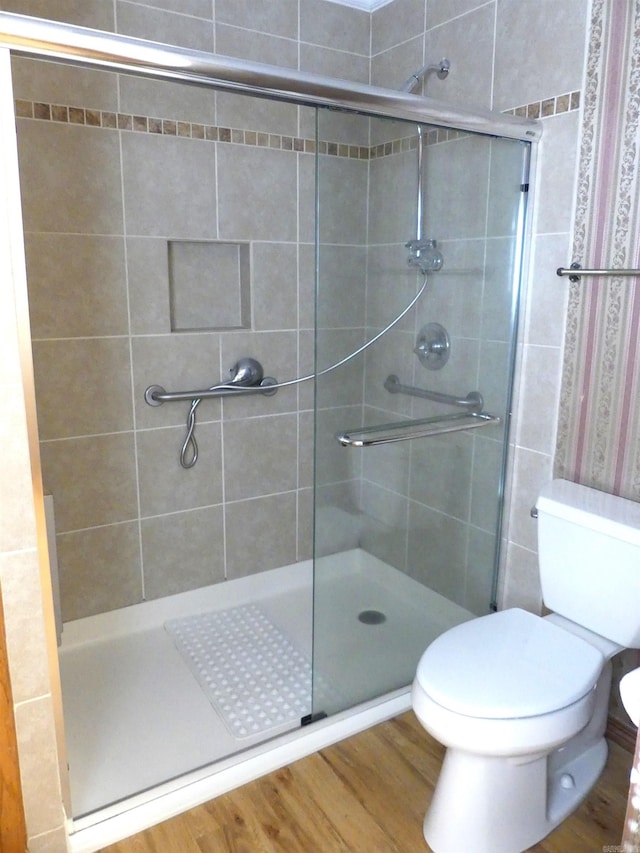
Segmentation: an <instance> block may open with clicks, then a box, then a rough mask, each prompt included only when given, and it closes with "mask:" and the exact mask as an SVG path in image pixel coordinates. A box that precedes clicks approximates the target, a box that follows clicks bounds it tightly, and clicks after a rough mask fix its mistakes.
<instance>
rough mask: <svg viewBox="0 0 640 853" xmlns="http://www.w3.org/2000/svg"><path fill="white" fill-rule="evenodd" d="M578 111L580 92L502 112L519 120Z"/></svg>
mask: <svg viewBox="0 0 640 853" xmlns="http://www.w3.org/2000/svg"><path fill="white" fill-rule="evenodd" d="M579 109H580V92H567V93H566V94H564V95H556V96H555V97H553V98H545V99H544V100H543V101H533V102H532V103H531V104H524V105H523V106H520V107H513V109H510V110H504V113H505V115H512V116H519V117H520V118H549V116H557V115H560V114H561V113H570V112H574V111H575V110H579Z"/></svg>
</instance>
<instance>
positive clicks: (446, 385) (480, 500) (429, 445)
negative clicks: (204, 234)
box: [313, 110, 527, 713]
mask: <svg viewBox="0 0 640 853" xmlns="http://www.w3.org/2000/svg"><path fill="white" fill-rule="evenodd" d="M340 142H342V143H343V144H342V145H340V144H339V143H340ZM332 143H338V144H332ZM356 146H359V147H358V148H356ZM526 148H527V146H526V145H525V144H523V143H520V142H514V141H511V140H503V139H495V138H488V137H482V136H474V135H470V134H462V133H453V132H446V131H439V130H437V129H434V128H429V127H426V126H425V127H421V128H417V127H416V125H415V124H410V123H404V122H398V121H386V120H383V119H370V118H367V117H364V116H361V117H355V118H354V117H353V116H351V117H348V118H345V117H343V116H340V115H339V114H336V113H330V112H326V111H322V110H320V111H319V115H318V156H317V170H318V187H317V203H318V246H317V285H316V287H317V293H316V306H317V332H316V359H317V368H318V371H319V375H318V378H317V381H316V468H315V496H316V518H315V541H314V559H315V568H314V637H313V651H314V656H313V660H314V712H315V713H320V712H325V713H334V712H336V711H339V710H342V709H344V708H347V707H349V706H352V705H354V704H356V703H359V702H363V701H366V700H369V699H372V698H374V697H376V696H380V695H382V694H385V693H388V692H390V691H392V690H394V689H396V688H400V687H404V686H406V685H407V684H409V683H410V682H411V680H412V679H413V675H414V673H415V669H416V666H417V663H418V660H419V658H420V656H421V654H422V652H423V651H424V649H425V648H426V646H427V645H428V644H429V642H431V641H432V640H433V639H434V638H435V637H436V636H437V635H438V634H439V633H441V632H442V631H444V630H446V629H447V628H448V627H450V626H452V625H454V624H457V623H458V622H460V621H463V620H465V619H468V618H470V617H471V616H472V615H474V614H483V613H487V612H489V611H490V609H491V606H492V599H493V587H494V580H495V572H496V562H497V548H498V542H499V522H500V510H501V498H502V482H503V468H504V458H505V441H506V424H507V413H508V410H509V401H510V388H511V374H512V364H513V358H514V330H515V322H514V321H515V313H516V306H517V295H518V284H519V274H520V269H519V266H520V247H521V242H522V220H523V214H524V199H525V198H526V195H525V194H523V192H522V188H521V184H522V182H523V178H522V174H523V162H524V161H525V157H526V154H527V151H526ZM419 152H420V153H421V156H420V157H419V156H418V153H419ZM419 173H420V174H421V181H420V182H419V181H418V175H419ZM419 188H420V192H419V191H418V189H419ZM418 211H420V216H418ZM416 241H417V242H416ZM430 241H435V243H432V242H430ZM425 272H426V286H425V288H424V290H423V291H422V288H423V285H424V284H425ZM421 291H422V292H421ZM418 293H420V296H419V298H418V300H417V302H416V304H415V306H414V307H413V308H411V310H409V311H408V313H407V314H406V316H404V317H403V318H402V319H401V320H400V321H399V322H398V323H397V324H395V325H394V326H393V328H391V329H390V330H389V331H387V332H386V333H385V334H383V335H382V337H380V339H379V340H377V341H376V342H375V343H373V345H372V346H370V347H368V348H366V349H365V351H363V352H362V353H361V354H360V355H358V356H357V357H355V358H353V359H351V360H349V361H348V362H346V363H345V364H344V365H342V366H341V367H339V368H338V369H336V370H333V371H331V372H329V373H326V374H324V375H323V374H322V371H323V370H326V368H327V367H328V366H329V365H331V364H333V363H335V362H337V361H339V360H340V359H343V358H346V357H347V356H348V355H349V354H350V353H351V352H353V351H354V350H357V349H358V348H359V347H362V346H363V344H364V343H365V342H367V341H369V340H371V339H373V338H374V337H375V336H376V335H378V334H379V333H380V332H381V331H382V330H383V329H384V328H385V327H387V326H388V325H389V324H391V323H392V321H393V320H394V318H396V317H398V316H399V315H400V314H402V312H403V311H404V309H405V308H406V307H407V306H408V305H409V304H410V303H411V302H412V300H413V299H414V298H415V297H416V295H417V294H418ZM420 347H421V350H420ZM416 349H418V352H416ZM390 376H395V377H397V379H396V380H395V381H391V382H389V377H390ZM398 385H400V386H403V388H402V390H401V392H400V393H392V392H393V391H394V390H397V386H398ZM412 388H418V389H420V390H425V389H427V390H429V391H434V392H438V393H439V394H444V395H451V396H452V397H453V398H455V399H457V400H464V399H465V398H467V395H469V394H470V392H479V394H480V395H481V396H482V401H483V409H482V411H483V412H484V413H489V414H491V415H493V416H495V417H496V418H498V419H499V422H498V423H496V422H493V423H492V424H491V425H488V426H486V425H485V426H483V428H482V429H473V430H468V431H457V432H451V433H446V434H441V435H435V436H434V435H430V436H429V437H424V438H415V439H412V440H407V441H401V442H397V443H388V444H377V445H376V446H373V447H365V448H362V449H358V448H356V447H343V446H341V444H340V443H339V442H338V441H337V440H336V433H338V432H350V433H356V431H357V430H358V429H360V428H362V427H369V426H372V425H383V424H394V427H393V428H392V432H393V431H394V430H395V431H396V432H398V431H400V432H402V431H403V430H404V431H407V430H408V431H409V432H410V433H411V432H416V430H415V428H412V427H411V422H412V421H414V420H417V419H424V418H430V417H436V416H442V415H446V414H451V415H454V414H455V415H456V417H457V416H458V415H459V414H460V413H461V411H464V409H463V408H461V407H459V406H453V405H450V404H448V403H446V402H443V401H442V399H440V400H437V401H434V400H431V399H425V398H424V396H415V395H413V394H410V393H405V392H404V390H405V389H409V390H410V389H412ZM472 408H475V410H476V411H477V410H478V408H479V407H472ZM469 420H470V421H471V422H474V419H472V418H470V419H469ZM403 422H406V423H403ZM475 425H477V421H476V422H475ZM417 432H420V430H417ZM380 434H384V435H387V436H389V435H391V433H390V432H389V431H388V430H387V431H381V433H380Z"/></svg>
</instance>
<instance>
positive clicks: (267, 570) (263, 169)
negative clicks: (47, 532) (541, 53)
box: [14, 59, 315, 817]
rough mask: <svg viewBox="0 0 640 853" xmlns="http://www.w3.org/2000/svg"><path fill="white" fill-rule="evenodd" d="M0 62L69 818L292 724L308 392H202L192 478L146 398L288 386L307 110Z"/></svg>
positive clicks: (303, 298) (305, 181)
mask: <svg viewBox="0 0 640 853" xmlns="http://www.w3.org/2000/svg"><path fill="white" fill-rule="evenodd" d="M14 69H15V72H16V74H15V96H16V98H17V99H19V104H18V106H19V118H18V121H17V124H18V144H19V157H20V171H21V175H20V177H21V185H22V200H23V216H24V224H25V231H26V257H27V267H28V288H29V302H30V309H31V326H32V330H33V337H34V342H33V354H34V365H35V380H36V396H37V406H38V423H39V430H40V438H41V455H42V467H43V478H44V483H45V489H46V491H47V492H49V493H50V494H51V495H52V496H53V498H52V500H53V503H54V504H55V526H56V531H55V532H56V534H57V537H55V538H56V539H57V552H58V562H59V567H60V577H61V602H62V616H63V620H64V631H63V635H62V636H63V640H62V647H61V650H60V664H61V674H62V688H63V702H64V714H65V728H66V732H67V735H68V747H69V749H68V752H69V764H70V779H71V798H72V808H73V815H74V816H75V817H78V816H79V815H86V814H88V813H91V812H94V811H95V810H97V809H100V808H102V807H104V806H107V805H109V804H110V803H114V802H117V801H120V800H122V799H123V798H126V797H129V796H131V795H133V794H136V793H138V792H140V791H145V790H147V789H150V788H153V786H156V785H158V784H160V783H164V782H166V781H167V780H169V779H173V778H174V777H178V776H180V775H181V774H184V773H188V772H190V771H192V770H194V769H195V768H199V767H202V766H205V765H208V764H210V763H212V762H216V761H219V760H220V759H222V758H226V757H227V756H229V755H231V754H233V753H237V752H240V751H243V750H245V749H247V748H248V747H251V746H252V745H255V744H256V743H261V742H263V741H265V740H267V739H269V738H272V737H274V736H275V735H278V734H281V733H282V732H284V731H289V730H291V729H297V728H298V727H299V726H300V718H301V717H302V716H304V715H306V714H308V713H309V712H310V711H311V676H310V666H311V561H310V556H311V497H312V496H311V492H312V489H311V485H312V458H313V450H312V413H311V406H312V402H313V398H312V391H311V384H312V383H309V382H308V383H306V385H305V386H303V388H304V389H306V390H304V391H303V390H301V392H300V394H298V391H297V388H295V387H293V388H286V389H281V390H279V391H278V393H277V394H275V395H273V396H268V397H267V396H262V395H256V396H253V397H236V398H225V399H224V400H222V401H221V400H219V399H208V400H202V402H201V403H200V404H199V406H198V409H197V425H196V432H195V436H196V439H197V442H198V446H199V457H198V460H197V464H196V465H195V466H194V467H193V468H190V469H188V470H186V469H185V468H183V467H182V466H181V464H180V449H181V446H182V444H183V441H184V439H185V431H186V419H187V415H188V413H189V408H190V401H188V400H187V401H184V402H169V403H166V404H163V405H162V406H158V407H151V406H149V405H147V403H146V402H145V397H144V391H145V388H146V387H147V386H149V385H152V384H156V383H158V384H161V385H162V386H163V387H165V388H166V389H167V390H168V391H178V390H185V389H186V390H188V389H199V388H208V387H210V386H212V385H214V384H218V383H219V382H220V381H224V380H225V379H226V378H227V377H228V376H229V373H228V371H229V369H230V368H231V367H232V366H233V365H234V363H235V362H237V360H238V359H239V358H241V357H242V356H251V357H254V358H257V359H259V360H260V362H261V363H262V365H263V367H264V370H265V373H266V374H268V375H272V376H275V377H277V378H278V379H280V380H289V379H292V378H294V377H295V375H296V369H297V365H298V364H302V365H303V368H304V369H305V370H306V372H309V368H310V365H311V364H312V360H313V335H312V327H313V310H312V306H313V239H314V226H313V215H314V197H315V193H314V176H315V158H314V154H313V142H314V135H315V110H313V109H306V108H302V107H297V106H292V105H287V104H276V105H274V104H269V103H268V102H266V101H264V100H256V99H249V98H243V97H241V96H239V95H236V96H232V95H225V96H224V97H222V96H220V97H219V99H218V102H217V107H216V105H215V95H214V93H213V92H212V91H207V90H204V89H199V88H198V89H194V88H190V87H187V86H179V85H178V84H167V83H162V82H159V81H148V80H140V79H134V78H130V77H124V76H121V77H120V78H118V77H117V76H116V75H115V74H111V73H107V72H97V71H95V70H94V71H91V70H86V69H78V68H70V67H66V66H59V65H55V64H53V65H52V64H51V63H40V62H35V61H33V60H26V59H19V60H15V62H14ZM61 104H70V105H72V106H71V107H66V106H65V107H63V106H59V105H61ZM118 108H119V109H120V110H121V112H120V113H116V110H117V109H118ZM299 211H300V216H299V215H298V212H299ZM302 241H304V242H302ZM298 305H303V306H304V310H303V312H301V316H300V318H299V313H298ZM299 320H300V325H299ZM189 456H190V454H189ZM52 541H53V540H52ZM194 617H197V618H196V619H195V622H194V621H193V618H194ZM178 618H179V619H187V620H188V622H187V623H175V622H174V620H175V619H178ZM192 641H193V642H192ZM198 643H199V645H198ZM196 663H197V664H198V666H197V667H196ZM274 679H275V680H277V684H274ZM270 683H271V684H272V686H273V688H274V690H273V691H272V690H271V689H270V688H269V684H270ZM282 684H284V685H285V687H286V689H287V692H286V694H285V693H284V690H283V687H282ZM278 685H280V686H278ZM256 697H257V702H256ZM292 697H293V698H292ZM148 796H149V797H152V796H153V794H149V795H148Z"/></svg>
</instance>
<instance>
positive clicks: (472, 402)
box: [384, 373, 484, 414]
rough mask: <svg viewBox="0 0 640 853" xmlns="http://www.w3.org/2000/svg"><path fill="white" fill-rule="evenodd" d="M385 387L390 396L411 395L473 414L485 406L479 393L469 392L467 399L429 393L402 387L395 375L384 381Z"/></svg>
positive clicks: (433, 392) (436, 392) (437, 392)
mask: <svg viewBox="0 0 640 853" xmlns="http://www.w3.org/2000/svg"><path fill="white" fill-rule="evenodd" d="M384 387H385V389H386V390H387V391H389V393H390V394H409V395H410V396H411V397H423V398H424V399H425V400H433V402H435V403H446V404H447V405H449V406H457V407H458V408H459V409H467V411H469V412H471V413H472V414H479V413H480V412H481V411H482V407H483V406H484V400H483V399H482V394H481V393H480V392H479V391H469V393H468V394H467V396H466V397H462V398H461V397H454V396H453V395H452V394H441V393H440V392H439V391H428V390H427V389H426V388H414V387H413V386H412V385H402V384H401V383H400V380H399V379H398V377H397V376H395V375H394V374H393V373H392V374H391V375H390V376H387V378H386V379H385V381H384Z"/></svg>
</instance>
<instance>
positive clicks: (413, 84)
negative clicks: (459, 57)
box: [400, 59, 451, 92]
mask: <svg viewBox="0 0 640 853" xmlns="http://www.w3.org/2000/svg"><path fill="white" fill-rule="evenodd" d="M450 68H451V63H450V62H449V60H448V59H441V60H440V62H439V63H438V64H437V65H423V66H422V68H421V69H420V70H419V71H415V72H414V73H413V74H412V75H411V77H409V78H408V79H407V80H405V82H404V83H403V84H402V86H401V87H400V90H401V91H402V92H413V91H414V90H415V89H416V88H417V87H418V86H419V85H420V83H421V82H422V81H423V80H424V78H425V77H426V76H427V74H429V73H431V72H432V71H435V72H436V76H437V77H438V79H439V80H444V79H445V77H446V76H447V75H448V74H449V70H450Z"/></svg>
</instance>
